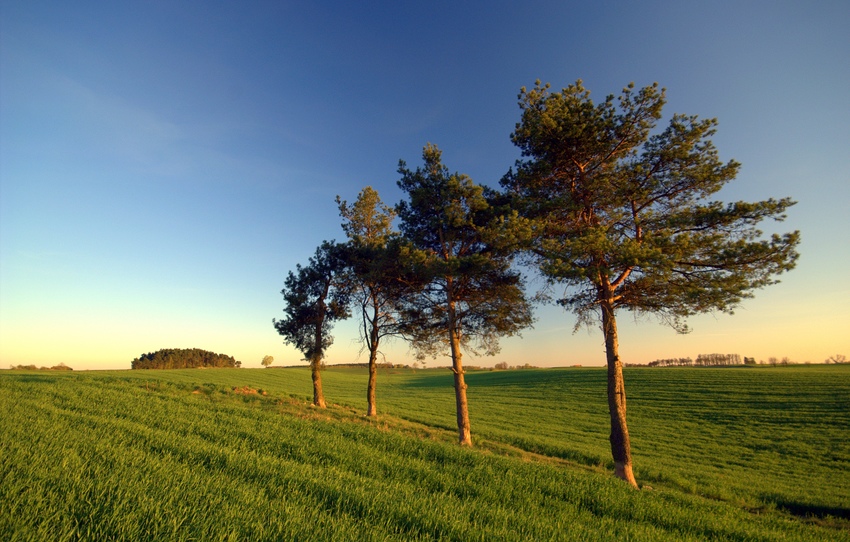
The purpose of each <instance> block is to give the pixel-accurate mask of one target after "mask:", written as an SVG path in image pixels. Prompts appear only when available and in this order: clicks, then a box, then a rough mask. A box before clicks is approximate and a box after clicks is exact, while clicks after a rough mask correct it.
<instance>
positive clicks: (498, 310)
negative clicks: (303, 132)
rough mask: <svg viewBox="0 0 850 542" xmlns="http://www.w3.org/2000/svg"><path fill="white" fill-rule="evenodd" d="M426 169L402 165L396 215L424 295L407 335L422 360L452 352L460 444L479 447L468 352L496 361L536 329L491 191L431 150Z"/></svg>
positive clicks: (416, 297) (413, 307) (409, 307)
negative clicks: (505, 340) (516, 338)
mask: <svg viewBox="0 0 850 542" xmlns="http://www.w3.org/2000/svg"><path fill="white" fill-rule="evenodd" d="M422 157H423V159H424V162H425V164H424V167H422V168H417V169H416V170H415V171H411V170H409V169H408V168H407V166H406V164H405V163H404V161H400V162H399V173H400V174H401V179H400V180H399V181H398V186H399V188H401V189H402V190H403V191H404V192H405V193H407V195H408V198H409V199H408V201H402V202H400V203H399V204H398V206H397V207H396V210H397V212H398V216H399V218H400V219H401V224H400V229H401V232H402V234H403V235H404V236H405V238H406V239H407V240H408V242H409V243H410V247H409V251H408V252H407V253H406V255H405V258H404V260H405V261H406V262H407V263H408V265H409V268H410V270H411V272H410V275H411V276H413V277H415V279H414V282H418V285H419V287H418V288H417V290H416V291H415V293H414V294H413V295H410V296H407V297H406V298H405V299H404V300H403V307H402V310H403V314H404V322H405V325H406V333H407V336H408V337H409V338H410V340H411V342H412V345H413V347H414V349H415V350H416V352H417V353H418V356H419V357H420V359H421V358H423V357H424V356H426V355H432V356H436V355H437V354H438V353H440V352H444V351H445V349H446V347H448V350H449V353H450V355H451V358H452V372H453V373H454V388H455V399H456V407H457V425H458V439H459V442H460V444H461V445H471V444H472V435H471V429H470V423H469V408H468V403H467V397H466V388H467V385H466V382H465V379H464V371H463V363H462V349H464V348H465V349H467V350H470V351H472V352H477V351H483V352H484V353H485V354H490V355H493V354H495V353H497V352H498V351H499V345H498V343H499V338H500V337H502V336H508V335H514V334H517V333H519V331H520V330H521V329H523V328H525V327H527V326H529V325H530V324H531V322H532V318H531V310H530V306H529V303H528V302H527V300H526V298H525V293H524V290H523V283H522V277H521V275H520V274H519V273H518V272H516V271H515V270H513V269H512V268H511V263H512V258H513V254H512V251H511V250H509V249H508V248H506V247H504V246H501V243H500V240H501V239H503V238H505V237H508V236H507V235H505V232H504V231H503V226H504V221H502V220H500V216H499V213H498V212H497V209H496V208H495V207H494V206H493V205H492V204H491V201H489V200H488V197H486V194H485V191H484V189H483V188H482V187H481V186H479V185H476V184H475V183H473V182H472V180H471V179H470V178H469V177H467V176H466V175H461V174H459V173H449V170H448V168H447V167H446V166H444V165H443V164H442V162H441V152H440V150H439V149H438V148H437V147H436V146H434V145H431V144H428V145H426V146H425V148H424V150H423V152H422Z"/></svg>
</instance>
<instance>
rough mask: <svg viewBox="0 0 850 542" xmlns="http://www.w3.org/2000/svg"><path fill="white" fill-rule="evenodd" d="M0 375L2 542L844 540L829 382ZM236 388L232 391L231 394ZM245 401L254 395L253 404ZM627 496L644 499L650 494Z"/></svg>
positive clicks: (839, 389) (732, 372)
mask: <svg viewBox="0 0 850 542" xmlns="http://www.w3.org/2000/svg"><path fill="white" fill-rule="evenodd" d="M467 376H468V378H467V381H468V384H469V390H468V392H469V401H470V414H471V419H472V431H473V440H474V441H475V443H476V447H475V448H474V449H472V450H468V449H461V448H459V447H458V446H457V445H456V444H454V439H455V428H456V425H455V414H454V397H453V392H452V389H451V380H452V379H451V374H450V373H448V371H438V370H425V371H413V370H386V369H382V370H381V372H380V374H379V379H378V410H379V416H378V418H377V419H367V418H365V417H364V416H363V413H364V411H365V404H366V400H365V393H366V372H365V370H363V369H351V368H345V369H343V368H331V369H329V370H327V371H325V372H324V373H323V378H324V381H325V394H326V397H327V399H328V402H329V404H331V405H332V406H331V407H330V408H328V409H327V410H325V411H321V410H317V409H315V408H313V407H311V406H309V405H308V401H309V397H310V396H311V388H310V378H309V372H308V371H307V370H306V369H285V370H284V369H209V370H198V369H196V370H183V371H112V372H106V371H104V372H74V373H64V372H63V373H56V372H46V371H45V372H40V371H39V372H22V371H2V372H0V412H2V416H0V438H2V440H1V441H0V444H2V447H0V533H4V534H3V537H4V538H3V539H4V540H45V541H47V540H50V541H53V540H252V541H253V540H850V366H798V367H757V368H749V367H747V368H744V367H740V368H654V369H642V368H632V369H626V372H625V378H626V391H627V394H628V407H629V414H628V416H629V428H630V431H631V433H632V444H633V455H634V461H635V474H636V476H637V479H638V482H639V484H641V485H642V486H644V491H640V492H638V491H633V490H630V489H629V488H628V487H627V486H626V485H625V484H623V483H622V482H620V481H618V480H616V479H614V478H613V476H612V474H611V465H610V452H609V449H608V442H607V433H608V413H607V404H606V401H605V371H604V369H539V370H519V371H493V372H490V371H480V372H470V373H468V375H467ZM234 388H235V389H234ZM255 392H256V393H255ZM647 486H651V489H650V488H649V487H647Z"/></svg>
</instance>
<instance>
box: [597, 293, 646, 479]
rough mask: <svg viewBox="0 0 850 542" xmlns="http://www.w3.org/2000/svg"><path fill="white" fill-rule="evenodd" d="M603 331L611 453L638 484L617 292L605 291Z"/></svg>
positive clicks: (620, 470) (617, 467) (619, 469)
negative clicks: (616, 309)
mask: <svg viewBox="0 0 850 542" xmlns="http://www.w3.org/2000/svg"><path fill="white" fill-rule="evenodd" d="M600 297H603V299H600V306H601V308H602V331H603V333H604V334H605V354H606V357H607V359H608V411H609V413H610V414H611V437H610V440H611V454H612V455H613V457H614V474H615V475H616V476H617V477H618V478H622V479H623V480H625V481H626V482H628V483H629V485H631V486H633V487H635V488H637V487H638V485H637V481H636V480H635V476H634V474H633V472H632V449H631V443H630V442H629V428H628V426H627V425H626V386H625V382H624V381H623V364H622V363H621V362H620V354H619V351H618V350H619V343H618V340H617V320H616V318H615V317H614V303H613V300H612V297H613V292H611V291H610V290H609V291H607V292H602V293H601V295H600Z"/></svg>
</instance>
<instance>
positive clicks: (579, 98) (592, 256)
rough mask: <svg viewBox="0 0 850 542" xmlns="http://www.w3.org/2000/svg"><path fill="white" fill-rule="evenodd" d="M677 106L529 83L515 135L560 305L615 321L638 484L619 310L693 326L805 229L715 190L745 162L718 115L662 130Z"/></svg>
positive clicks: (582, 316)
mask: <svg viewBox="0 0 850 542" xmlns="http://www.w3.org/2000/svg"><path fill="white" fill-rule="evenodd" d="M664 103H665V91H664V90H663V89H661V90H659V88H658V85H657V84H653V85H651V86H648V87H645V88H643V89H640V90H637V91H636V90H635V88H634V85H633V84H630V85H629V86H628V87H626V88H625V89H623V91H622V93H621V95H620V97H619V99H618V100H616V101H615V98H614V96H613V95H610V96H608V97H607V98H606V99H605V100H604V101H603V102H601V103H599V104H594V103H593V101H592V100H591V99H590V92H589V91H588V90H586V89H585V88H584V86H583V85H582V82H581V81H577V82H576V83H575V84H574V85H570V86H568V87H567V88H565V89H563V90H562V91H561V92H551V91H550V87H549V85H548V84H547V85H541V84H540V82H539V81H538V82H537V84H536V85H535V87H534V88H533V89H531V90H526V89H525V88H523V89H522V90H521V92H520V94H519V106H520V109H521V111H522V116H521V120H520V122H519V123H518V124H517V125H516V129H515V131H514V132H513V134H512V136H511V138H512V140H513V142H514V144H516V145H517V146H518V147H519V148H520V149H521V150H522V156H523V159H522V160H520V161H518V162H517V164H516V169H515V170H514V169H512V170H511V171H509V172H508V174H507V175H506V176H505V177H504V178H503V179H502V186H503V187H504V188H505V189H506V190H507V191H508V192H509V193H510V194H511V195H512V196H513V198H514V203H515V205H516V208H517V210H518V211H519V212H520V214H521V215H522V216H523V217H524V218H525V219H526V220H527V225H528V227H529V228H530V231H531V232H532V235H531V238H530V241H529V243H528V245H527V251H528V252H527V253H528V254H529V255H530V259H531V260H532V261H533V262H534V263H535V264H537V266H539V269H540V271H541V272H542V273H543V275H544V276H545V277H547V279H548V280H549V281H550V283H551V284H553V285H554V284H558V285H561V286H562V287H565V291H564V295H563V296H562V297H561V298H560V299H559V300H558V302H559V303H560V304H561V305H562V306H564V307H565V308H568V309H572V310H573V311H574V312H575V313H576V314H577V315H578V317H579V320H578V324H577V327H578V326H580V325H582V324H590V323H591V322H601V328H602V332H603V335H604V338H605V351H606V359H607V366H608V405H609V411H610V418H611V435H610V441H611V452H612V455H613V457H614V463H615V472H616V475H617V476H619V477H620V478H623V479H624V480H626V481H628V483H630V484H631V485H633V486H635V487H636V486H637V484H636V482H635V479H634V475H633V473H632V459H631V447H630V441H629V433H628V428H627V424H626V394H625V385H624V381H623V372H622V363H621V361H620V355H619V345H618V337H617V321H616V312H617V311H618V310H619V309H625V310H629V311H633V312H635V313H637V314H652V315H655V316H657V317H658V318H659V319H660V320H661V321H662V322H663V323H666V324H669V325H671V326H672V327H673V328H674V329H676V330H677V331H679V332H687V325H686V324H685V320H686V319H687V317H688V316H691V315H694V314H698V313H705V312H713V311H720V312H727V313H732V311H733V309H734V308H735V307H736V306H737V305H738V304H739V303H740V302H741V301H742V300H743V299H746V298H749V297H752V295H753V294H752V291H753V290H755V289H757V288H761V287H764V286H767V285H769V284H773V283H774V282H776V280H775V278H774V277H775V276H776V275H778V274H779V273H782V272H784V271H788V270H790V269H792V268H793V267H794V264H795V261H796V259H797V256H798V255H797V252H796V246H797V244H798V242H799V233H798V232H793V233H787V234H784V235H773V236H771V237H770V238H768V239H762V235H761V232H760V231H758V230H757V229H756V227H755V226H756V225H757V224H758V223H759V222H761V221H762V220H764V219H767V218H771V219H775V220H781V219H783V218H784V212H785V210H786V209H787V208H788V207H790V206H791V205H793V204H794V202H793V201H791V200H790V199H787V198H786V199H781V200H774V199H769V200H766V201H760V202H756V203H746V202H736V203H731V204H728V205H724V204H723V203H721V202H718V201H711V200H709V198H710V197H711V196H712V195H714V194H716V193H717V192H718V191H719V190H720V189H721V188H722V187H723V186H724V185H725V184H726V183H727V182H728V181H730V180H732V179H734V178H735V176H736V174H737V172H738V167H739V164H738V163H737V162H735V161H729V162H726V163H723V162H721V161H720V159H719V158H718V153H717V151H716V149H715V147H714V145H713V144H712V142H711V139H710V138H711V136H712V135H713V134H714V132H715V128H716V125H717V121H716V120H715V119H707V120H702V119H699V118H698V117H696V116H686V115H680V114H677V115H674V116H673V117H672V118H671V120H670V122H669V124H668V125H667V128H666V129H664V130H663V131H660V132H653V130H654V128H655V127H656V124H657V122H658V121H659V119H661V111H662V107H663V105H664Z"/></svg>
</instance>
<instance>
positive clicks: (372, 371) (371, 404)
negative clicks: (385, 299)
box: [363, 291, 381, 416]
mask: <svg viewBox="0 0 850 542" xmlns="http://www.w3.org/2000/svg"><path fill="white" fill-rule="evenodd" d="M370 302H371V306H372V310H373V311H374V312H373V313H372V315H371V317H370V318H369V383H368V384H367V385H366V405H367V409H366V415H367V416H377V415H378V404H377V400H376V397H375V388H376V387H377V385H378V345H379V343H380V342H381V337H380V334H379V329H378V327H379V326H378V310H379V309H378V307H379V302H378V299H377V298H376V295H375V293H374V291H371V295H370ZM363 315H364V329H363V331H364V332H365V331H366V328H365V327H366V316H365V315H366V311H365V309H364V312H363Z"/></svg>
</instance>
